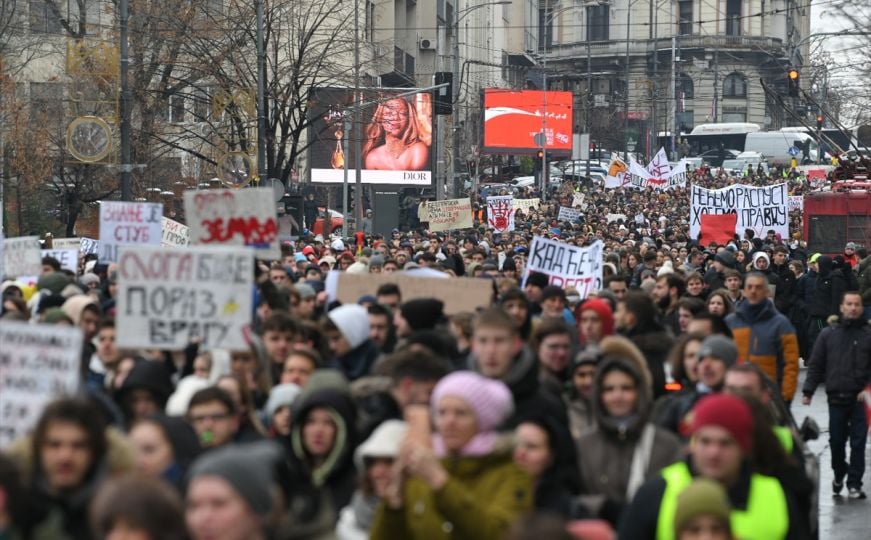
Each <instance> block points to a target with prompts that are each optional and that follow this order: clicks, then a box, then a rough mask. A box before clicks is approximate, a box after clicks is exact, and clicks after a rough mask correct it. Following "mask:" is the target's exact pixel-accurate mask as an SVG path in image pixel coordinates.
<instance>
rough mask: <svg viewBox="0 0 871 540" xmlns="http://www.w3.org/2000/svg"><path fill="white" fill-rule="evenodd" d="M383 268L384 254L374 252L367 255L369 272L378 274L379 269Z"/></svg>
mask: <svg viewBox="0 0 871 540" xmlns="http://www.w3.org/2000/svg"><path fill="white" fill-rule="evenodd" d="M383 268H384V256H383V255H381V254H378V253H376V254H375V255H372V256H371V257H369V273H370V274H380V273H381V270H382V269H383Z"/></svg>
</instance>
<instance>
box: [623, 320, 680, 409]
mask: <svg viewBox="0 0 871 540" xmlns="http://www.w3.org/2000/svg"><path fill="white" fill-rule="evenodd" d="M625 336H626V337H627V338H629V339H630V340H631V341H632V343H634V344H635V346H636V347H638V349H639V350H640V351H641V353H642V354H643V355H644V359H645V360H646V361H647V370H648V371H649V373H650V376H651V381H652V384H653V399H656V398H658V397H659V396H661V395H663V394H665V360H666V358H667V357H668V352H669V351H670V350H671V346H672V344H673V343H674V339H673V338H672V337H671V335H670V334H669V333H668V332H667V331H666V330H665V328H663V327H662V326H660V325H659V323H656V322H650V323H648V324H646V325H644V326H642V325H637V326H635V327H633V328H631V329H629V330H628V331H627V332H626V333H625Z"/></svg>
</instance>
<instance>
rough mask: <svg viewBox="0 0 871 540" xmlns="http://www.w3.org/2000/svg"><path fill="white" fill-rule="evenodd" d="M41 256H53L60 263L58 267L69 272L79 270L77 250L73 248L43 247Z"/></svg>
mask: <svg viewBox="0 0 871 540" xmlns="http://www.w3.org/2000/svg"><path fill="white" fill-rule="evenodd" d="M42 256H43V257H53V258H55V259H57V261H58V262H59V263H60V267H61V268H62V269H64V270H69V271H70V272H73V273H75V272H78V270H79V250H78V248H73V249H43V250H42Z"/></svg>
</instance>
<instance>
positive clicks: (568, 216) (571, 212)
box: [557, 206, 581, 222]
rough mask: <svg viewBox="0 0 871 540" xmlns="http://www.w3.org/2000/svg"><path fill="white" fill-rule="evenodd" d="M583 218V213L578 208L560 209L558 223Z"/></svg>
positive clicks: (561, 207) (564, 207)
mask: <svg viewBox="0 0 871 540" xmlns="http://www.w3.org/2000/svg"><path fill="white" fill-rule="evenodd" d="M579 217H581V211H580V210H578V209H577V208H569V207H567V206H560V207H559V215H557V220H558V221H572V222H574V221H577V219H578V218H579Z"/></svg>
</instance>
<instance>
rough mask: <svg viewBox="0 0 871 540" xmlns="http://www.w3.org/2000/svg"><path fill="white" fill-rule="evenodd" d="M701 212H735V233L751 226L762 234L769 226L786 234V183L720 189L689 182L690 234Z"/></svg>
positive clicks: (699, 222)
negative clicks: (690, 188) (690, 184)
mask: <svg viewBox="0 0 871 540" xmlns="http://www.w3.org/2000/svg"><path fill="white" fill-rule="evenodd" d="M702 214H737V216H738V219H737V223H736V224H735V233H736V234H740V235H743V234H744V231H745V230H746V229H752V230H753V231H755V232H756V236H757V237H759V238H761V237H764V236H765V235H766V234H767V232H768V231H769V230H773V231H774V232H775V233H779V234H780V235H781V237H782V238H788V237H789V209H788V198H787V191H786V184H777V185H774V186H764V187H756V186H748V185H744V184H736V185H734V186H729V187H725V188H722V189H705V188H703V187H701V186H697V185H693V186H692V191H691V192H690V237H691V238H693V239H695V238H697V237H698V235H699V232H701V225H702V220H701V216H702Z"/></svg>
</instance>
